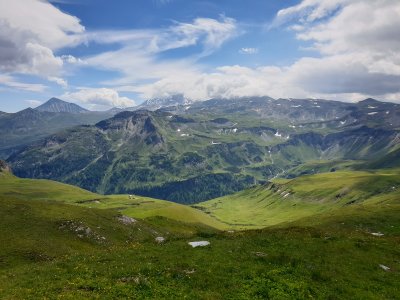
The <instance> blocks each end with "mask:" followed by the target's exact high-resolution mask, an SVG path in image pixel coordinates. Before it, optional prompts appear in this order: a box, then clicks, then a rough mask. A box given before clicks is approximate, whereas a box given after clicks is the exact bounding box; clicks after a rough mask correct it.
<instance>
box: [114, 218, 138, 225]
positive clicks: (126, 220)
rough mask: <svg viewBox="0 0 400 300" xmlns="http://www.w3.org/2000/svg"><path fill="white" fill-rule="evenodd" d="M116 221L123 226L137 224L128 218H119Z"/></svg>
mask: <svg viewBox="0 0 400 300" xmlns="http://www.w3.org/2000/svg"><path fill="white" fill-rule="evenodd" d="M118 221H120V222H121V223H122V224H124V225H131V224H134V223H136V222H137V221H136V220H135V219H133V218H131V217H128V216H119V217H118Z"/></svg>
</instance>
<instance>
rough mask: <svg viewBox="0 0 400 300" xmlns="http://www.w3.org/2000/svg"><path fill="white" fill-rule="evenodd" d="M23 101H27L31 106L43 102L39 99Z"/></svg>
mask: <svg viewBox="0 0 400 300" xmlns="http://www.w3.org/2000/svg"><path fill="white" fill-rule="evenodd" d="M25 102H27V103H28V104H29V106H31V107H36V106H39V105H40V104H42V103H43V102H42V101H39V100H25Z"/></svg>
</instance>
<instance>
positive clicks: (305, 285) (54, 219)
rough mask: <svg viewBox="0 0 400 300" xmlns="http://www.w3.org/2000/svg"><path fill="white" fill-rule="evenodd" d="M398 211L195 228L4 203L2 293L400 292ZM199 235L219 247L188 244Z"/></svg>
mask: <svg viewBox="0 0 400 300" xmlns="http://www.w3.org/2000/svg"><path fill="white" fill-rule="evenodd" d="M398 213H399V207H398V206H397V208H396V209H394V207H391V209H387V210H382V211H379V212H378V215H377V214H376V212H374V211H366V212H365V214H364V213H361V214H360V213H358V211H354V213H352V214H351V215H349V216H346V215H340V216H332V219H330V220H328V222H326V223H323V224H322V225H320V224H316V223H314V224H312V223H310V222H309V221H308V222H306V224H303V225H301V224H300V223H298V224H296V225H295V224H292V225H291V226H285V227H283V228H271V229H264V230H256V231H244V232H237V233H229V232H226V233H218V232H216V231H210V230H202V229H196V228H195V229H194V230H193V231H192V232H191V233H190V234H187V230H188V228H190V225H189V224H187V223H186V224H185V223H179V222H174V221H169V220H166V219H162V218H155V219H151V220H150V221H151V222H150V223H143V222H139V223H135V224H133V225H123V224H121V223H119V222H118V221H117V219H116V214H115V212H114V211H109V210H98V209H88V208H82V207H79V206H72V205H67V204H61V203H52V202H43V201H40V200H36V201H26V200H1V201H0V217H1V218H0V224H1V225H0V233H1V234H0V245H1V246H0V266H1V267H0V277H1V278H2V279H3V280H1V281H0V298H3V299H43V298H50V299H55V298H65V299H98V298H102V299H116V298H124V299H129V298H133V299H182V298H185V297H187V298H189V297H190V298H195V299H350V298H351V299H396V298H397V297H398V282H399V280H400V273H399V272H398V270H399V269H400V264H399V261H400V260H399V258H400V251H399V247H398V246H399V239H398V237H399V234H400V232H399V228H400V222H399V218H398ZM373 216H375V217H373ZM376 216H377V217H376ZM337 217H339V218H337ZM67 221H74V222H75V223H76V224H80V225H82V224H83V226H84V227H90V228H91V229H92V230H93V233H92V234H90V235H89V236H83V237H80V236H79V234H81V232H76V227H74V226H72V227H66V226H64V227H63V226H61V225H62V224H67V225H68V224H69V225H68V226H71V224H72V223H71V222H69V223H68V222H67ZM382 221H384V224H387V225H388V226H386V225H384V226H382ZM338 222H340V223H339V224H338ZM389 224H390V225H389ZM166 228H168V232H167V230H166ZM169 228H173V229H174V231H173V232H172V233H171V232H169ZM181 232H183V233H181ZM371 232H382V233H383V234H384V236H380V237H377V236H373V235H372V234H371ZM97 235H98V236H100V237H104V238H105V240H103V239H102V238H100V239H99V238H97ZM155 236H165V237H167V241H166V242H165V243H164V244H157V243H156V242H155V241H154V237H155ZM196 240H207V241H209V242H210V243H211V245H210V246H208V247H205V248H195V249H193V248H191V247H190V246H189V245H188V244H187V242H189V241H196ZM382 266H384V267H388V268H390V269H389V270H388V271H385V270H383V269H382Z"/></svg>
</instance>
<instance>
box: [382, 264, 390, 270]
mask: <svg viewBox="0 0 400 300" xmlns="http://www.w3.org/2000/svg"><path fill="white" fill-rule="evenodd" d="M379 266H380V267H381V268H382V269H383V270H384V271H389V270H390V268H389V267H387V266H385V265H382V264H380V265H379Z"/></svg>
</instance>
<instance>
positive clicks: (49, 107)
mask: <svg viewBox="0 0 400 300" xmlns="http://www.w3.org/2000/svg"><path fill="white" fill-rule="evenodd" d="M35 110H37V111H42V112H45V111H46V112H54V113H58V112H64V113H73V114H79V113H85V112H87V111H88V110H87V109H84V108H83V107H80V106H79V105H76V104H74V103H69V102H66V101H63V100H60V99H58V98H51V99H50V100H48V101H47V102H45V103H43V104H42V105H40V106H38V107H36V108H35Z"/></svg>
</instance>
